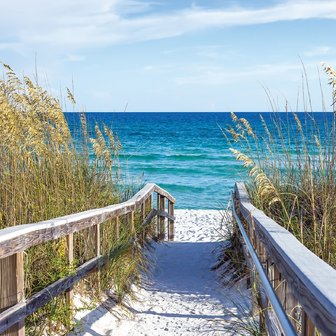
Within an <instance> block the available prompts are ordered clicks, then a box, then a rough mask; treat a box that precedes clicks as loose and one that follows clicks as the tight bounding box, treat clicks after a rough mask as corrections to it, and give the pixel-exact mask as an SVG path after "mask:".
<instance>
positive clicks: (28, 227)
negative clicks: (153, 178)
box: [0, 183, 175, 258]
mask: <svg viewBox="0 0 336 336" xmlns="http://www.w3.org/2000/svg"><path fill="white" fill-rule="evenodd" d="M154 191H156V192H158V193H161V194H162V195H164V197H166V198H168V199H169V200H171V202H173V203H175V199H174V198H173V197H172V196H171V195H170V194H169V193H168V192H166V191H165V190H163V189H162V188H160V187H159V186H157V185H155V184H153V183H149V184H147V185H146V186H145V187H144V188H143V189H141V190H140V191H139V192H138V193H136V194H135V195H134V196H133V197H132V198H131V199H130V200H128V201H126V202H123V203H120V204H116V205H110V206H107V207H105V208H101V209H94V210H88V211H84V212H80V213H77V214H72V215H68V216H63V217H59V218H55V219H51V220H47V221H43V222H39V223H34V224H23V225H17V226H13V227H9V228H6V229H3V230H1V231H0V258H5V257H8V256H10V255H12V254H15V253H17V252H22V251H24V250H26V249H28V248H30V247H32V246H35V245H39V244H42V243H44V242H47V241H50V240H54V239H58V238H60V237H63V236H66V235H68V234H70V233H74V232H78V231H81V230H83V229H85V228H88V227H92V226H94V225H97V224H101V223H103V222H105V221H107V220H109V219H112V218H115V217H117V216H120V215H125V214H127V213H129V212H131V211H135V209H136V207H137V206H139V205H140V204H141V202H142V201H143V200H145V199H146V198H147V197H148V196H149V195H151V194H152V193H153V192H154Z"/></svg>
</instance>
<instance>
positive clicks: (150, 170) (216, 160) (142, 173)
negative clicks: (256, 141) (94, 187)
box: [66, 112, 322, 209]
mask: <svg viewBox="0 0 336 336" xmlns="http://www.w3.org/2000/svg"><path fill="white" fill-rule="evenodd" d="M237 115H238V116H239V117H242V116H243V117H246V118H247V119H248V120H249V121H250V123H251V124H252V125H253V126H254V127H256V128H257V129H259V130H261V129H262V125H261V122H260V118H259V114H257V113H238V114H237ZM321 115H322V114H321ZM263 116H264V118H265V120H266V121H269V120H270V118H271V114H270V113H269V114H267V113H264V114H263ZM86 117H87V122H88V125H89V126H90V128H91V129H93V128H94V125H95V124H96V123H98V124H102V123H105V124H106V125H107V126H109V127H111V128H112V129H113V131H114V132H115V133H117V134H118V137H119V139H120V141H121V143H122V145H123V150H122V152H121V155H120V158H121V165H122V171H123V173H124V174H126V175H127V178H128V180H129V181H131V180H132V179H133V180H139V179H142V180H143V182H155V183H157V184H159V185H160V186H161V187H163V188H165V189H166V190H168V191H169V192H170V193H171V194H172V195H173V196H174V197H175V198H176V200H177V203H176V208H191V209H221V208H223V207H225V206H226V204H227V202H228V199H229V197H230V193H231V191H232V189H233V186H234V183H235V181H239V180H243V179H244V178H246V171H245V170H244V168H243V167H242V164H241V163H240V162H237V161H236V160H235V158H234V157H233V155H232V154H231V152H230V151H229V147H230V146H229V145H228V144H227V141H226V139H225V138H224V136H223V134H222V131H221V128H220V127H226V126H227V125H228V124H230V123H231V116H230V113H98V112H92V113H86ZM66 118H67V120H68V123H69V125H70V128H71V129H72V130H75V129H78V127H79V126H78V125H79V123H78V114H76V113H66ZM282 118H284V119H285V118H288V117H286V116H284V117H282ZM300 118H301V117H300ZM320 119H321V120H322V117H320ZM74 133H76V132H74Z"/></svg>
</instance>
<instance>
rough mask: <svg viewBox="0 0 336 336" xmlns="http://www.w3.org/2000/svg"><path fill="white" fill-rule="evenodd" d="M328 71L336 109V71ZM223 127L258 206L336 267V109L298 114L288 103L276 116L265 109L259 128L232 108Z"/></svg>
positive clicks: (328, 68) (251, 195) (328, 67)
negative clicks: (228, 122) (266, 116)
mask: <svg viewBox="0 0 336 336" xmlns="http://www.w3.org/2000/svg"><path fill="white" fill-rule="evenodd" d="M324 70H325V72H326V74H327V75H328V79H329V84H330V85H331V89H332V93H331V105H332V107H333V110H334V111H335V99H336V72H335V71H334V70H333V69H332V68H331V67H330V66H327V65H325V66H324ZM307 87H308V85H307ZM305 95H306V97H310V95H309V91H306V93H305ZM309 99H310V98H309ZM309 105H310V103H308V104H307V106H309ZM223 132H224V135H225V136H226V137H227V140H228V141H229V143H230V144H231V146H232V148H231V151H232V152H233V154H234V155H235V156H236V159H237V160H239V161H242V162H243V165H244V167H246V169H247V171H248V173H249V177H248V180H247V181H246V182H247V187H248V191H249V194H250V197H251V199H252V202H253V203H254V204H255V206H256V207H258V208H260V209H262V210H263V211H264V212H265V213H266V214H267V215H269V216H270V217H272V218H273V219H274V220H275V221H276V222H278V223H279V224H281V225H283V226H284V227H285V228H286V229H288V230H290V231H291V232H292V233H293V234H294V235H295V236H296V237H297V238H298V239H299V240H300V241H301V242H302V243H303V244H305V245H306V246H307V247H308V248H309V249H311V250H312V251H313V252H314V253H315V254H316V255H318V256H319V257H320V258H322V259H323V260H325V261H326V262H327V263H329V264H330V265H331V266H333V267H336V225H335V223H336V167H335V164H336V113H335V112H334V113H332V114H331V113H329V114H319V115H318V116H317V115H315V114H314V113H313V112H312V110H309V111H306V112H305V113H303V114H299V113H296V112H294V111H289V110H288V104H287V103H286V112H285V113H278V112H277V111H274V115H273V117H272V120H271V121H266V120H265V119H264V117H263V116H262V114H260V124H259V125H258V126H257V127H256V128H253V127H252V126H251V124H250V123H249V121H248V120H247V119H245V118H239V117H238V116H237V115H236V114H234V113H232V124H231V125H230V126H229V127H228V128H227V129H225V130H223Z"/></svg>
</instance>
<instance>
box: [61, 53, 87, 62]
mask: <svg viewBox="0 0 336 336" xmlns="http://www.w3.org/2000/svg"><path fill="white" fill-rule="evenodd" d="M64 60H65V61H66V62H81V61H84V60H85V56H84V55H79V54H67V55H66V56H65V58H64Z"/></svg>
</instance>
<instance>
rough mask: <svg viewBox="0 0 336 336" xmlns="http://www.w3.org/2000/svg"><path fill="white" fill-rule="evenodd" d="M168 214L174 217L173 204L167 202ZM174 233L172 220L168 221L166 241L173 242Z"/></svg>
mask: <svg viewBox="0 0 336 336" xmlns="http://www.w3.org/2000/svg"><path fill="white" fill-rule="evenodd" d="M168 214H169V215H170V216H174V203H173V202H171V201H170V200H168ZM174 233H175V228H174V220H173V219H170V218H169V219H168V240H171V241H172V240H174Z"/></svg>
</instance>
